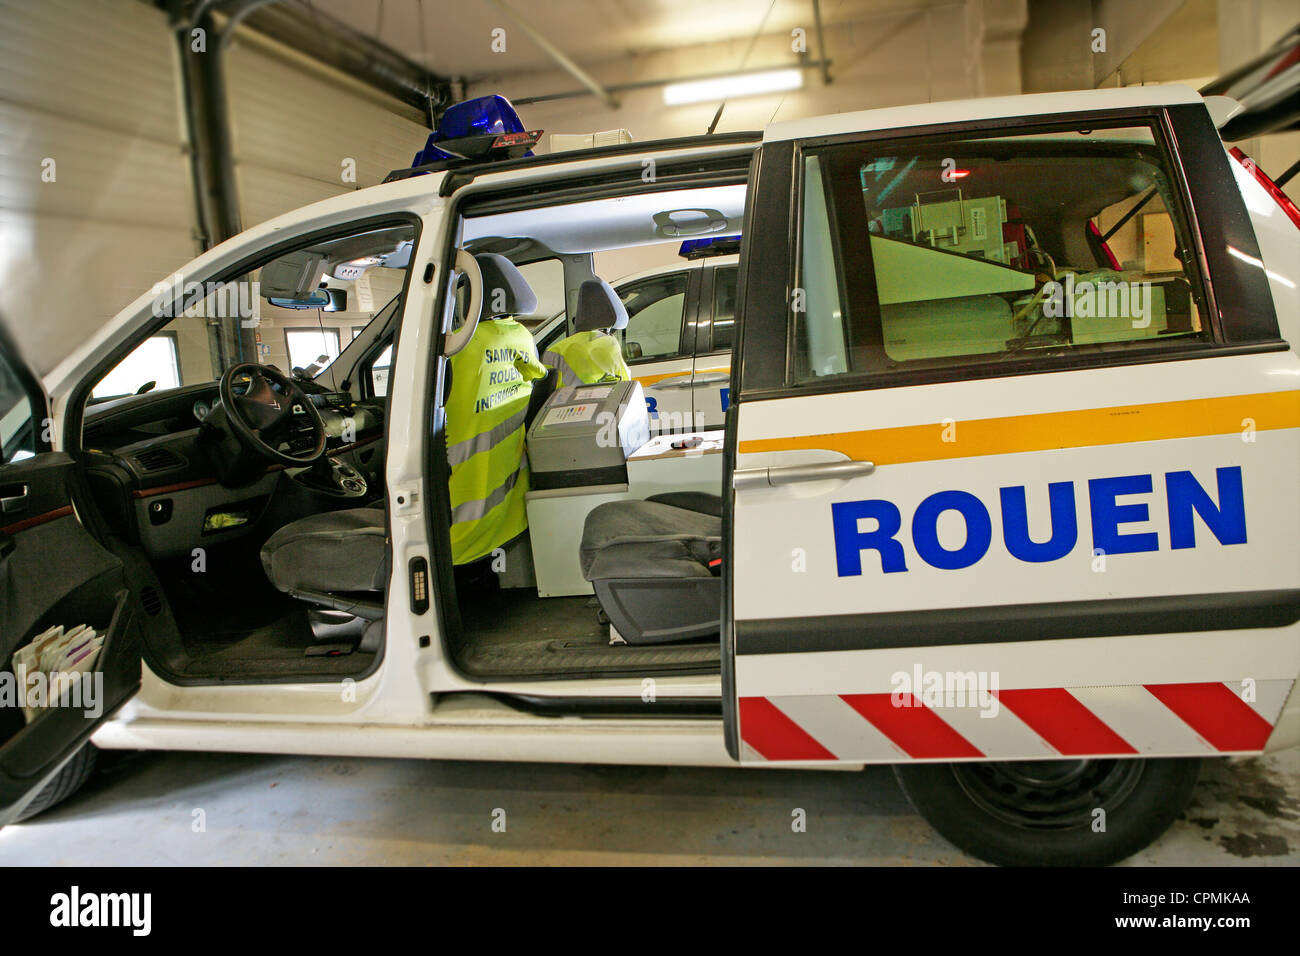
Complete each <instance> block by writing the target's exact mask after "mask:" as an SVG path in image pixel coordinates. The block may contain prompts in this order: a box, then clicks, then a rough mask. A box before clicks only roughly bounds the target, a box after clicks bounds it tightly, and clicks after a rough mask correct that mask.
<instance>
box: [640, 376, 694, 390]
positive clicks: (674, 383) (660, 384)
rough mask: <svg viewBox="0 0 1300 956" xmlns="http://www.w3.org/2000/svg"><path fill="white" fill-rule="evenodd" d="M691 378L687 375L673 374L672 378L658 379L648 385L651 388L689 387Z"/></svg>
mask: <svg viewBox="0 0 1300 956" xmlns="http://www.w3.org/2000/svg"><path fill="white" fill-rule="evenodd" d="M690 387H691V378H690V376H689V375H685V376H683V375H674V376H673V377H672V378H665V379H660V380H659V381H657V382H655V383H654V384H653V385H651V386H650V388H651V389H659V388H690Z"/></svg>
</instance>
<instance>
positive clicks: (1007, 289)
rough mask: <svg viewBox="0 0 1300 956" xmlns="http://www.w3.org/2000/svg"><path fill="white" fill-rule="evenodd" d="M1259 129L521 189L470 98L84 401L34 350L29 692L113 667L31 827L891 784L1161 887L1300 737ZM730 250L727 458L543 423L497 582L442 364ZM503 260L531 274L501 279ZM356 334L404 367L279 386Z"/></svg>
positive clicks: (1275, 228)
mask: <svg viewBox="0 0 1300 956" xmlns="http://www.w3.org/2000/svg"><path fill="white" fill-rule="evenodd" d="M1233 109H1234V104H1233V103H1232V102H1231V101H1228V100H1225V99H1221V98H1212V99H1209V100H1205V99H1202V97H1201V96H1200V95H1198V94H1197V93H1195V92H1193V91H1191V90H1189V89H1185V88H1181V87H1143V88H1133V89H1116V90H1099V91H1091V92H1081V93H1061V94H1050V95H1038V96H1024V97H1013V98H995V99H985V100H977V101H969V102H959V103H932V104H927V105H922V106H915V107H905V108H894V109H884V110H875V111H870V112H862V113H842V114H837V115H834V116H825V117H818V118H814V119H803V120H797V121H792V122H785V123H778V124H775V125H773V126H771V127H769V128H768V129H766V130H765V131H763V132H762V133H761V134H759V133H755V134H727V135H715V136H709V137H699V138H692V139H684V140H673V141H664V142H653V143H633V144H624V145H619V146H613V147H607V148H599V149H592V150H584V151H578V152H569V153H562V154H554V155H545V156H538V157H524V156H519V157H513V158H512V157H510V156H509V155H507V158H504V159H497V158H495V156H494V155H493V154H492V151H493V150H495V151H496V152H498V153H499V152H501V151H504V152H506V153H507V154H510V153H520V152H522V151H523V149H524V148H525V147H526V146H527V145H528V143H529V142H530V141H531V139H530V136H529V135H528V134H527V133H526V132H524V131H522V127H521V126H518V125H517V124H515V122H514V119H513V118H512V111H509V109H508V104H504V102H503V101H499V100H490V101H487V102H477V103H474V104H471V106H470V107H467V108H466V110H462V111H461V112H460V113H459V114H456V122H452V117H453V114H452V113H450V112H449V114H448V117H447V118H446V119H445V121H444V127H443V130H442V132H441V133H440V134H438V136H439V139H438V140H437V143H438V144H441V147H446V150H445V152H450V153H452V154H453V156H455V155H459V156H462V157H464V156H472V157H474V158H469V159H456V158H452V159H450V160H448V159H446V158H445V153H444V156H442V157H439V158H438V161H435V162H432V163H429V162H426V161H423V160H425V159H427V157H425V156H421V157H418V158H417V165H416V166H415V167H414V168H413V169H411V170H410V171H407V173H404V174H402V175H400V176H397V177H395V178H393V181H390V182H387V183H385V184H384V185H380V186H376V187H373V188H369V189H363V190H359V191H357V192H354V193H350V194H348V195H345V196H339V197H336V198H333V199H329V200H326V201H323V202H319V203H316V204H314V205H311V206H308V207H306V208H304V209H301V210H298V211H296V212H293V213H290V214H287V215H285V216H281V217H279V218H277V219H274V220H272V221H270V222H267V223H264V224H262V225H259V226H257V227H255V228H253V229H250V230H249V231H247V232H246V233H244V234H242V235H240V236H237V237H235V238H234V239H231V240H230V241H228V242H225V243H222V244H221V245H220V246H217V247H216V248H214V249H212V250H211V251H209V252H207V253H206V254H204V255H202V256H200V257H199V258H198V259H196V260H194V261H193V262H191V263H190V264H189V265H188V266H186V267H185V269H184V270H183V272H182V274H180V275H178V276H174V277H171V278H170V279H168V280H167V281H165V282H164V283H161V284H160V285H159V286H158V287H156V288H155V289H153V290H149V291H146V292H145V294H143V295H142V296H141V297H140V298H139V299H138V300H136V301H135V302H134V303H133V304H132V305H131V306H129V307H128V308H126V309H125V310H123V311H122V312H121V313H120V314H119V315H118V316H117V317H116V318H115V319H114V320H113V321H112V322H110V323H109V324H107V325H106V326H105V327H104V328H103V329H102V330H100V331H99V333H98V334H96V335H95V336H94V337H93V339H91V340H90V341H88V342H86V343H84V345H82V346H80V347H79V348H78V349H77V350H76V352H75V353H74V354H73V355H72V356H71V357H70V358H69V359H67V360H66V361H65V362H64V363H63V364H62V365H60V366H59V367H58V368H57V369H56V370H55V371H54V372H53V373H52V374H51V375H49V376H48V377H46V378H45V379H44V381H43V382H38V381H36V380H35V379H34V378H33V377H32V376H31V375H29V374H28V373H27V372H26V371H25V369H24V367H23V366H22V365H21V364H20V363H19V362H18V361H17V359H16V358H15V356H14V355H13V353H12V351H9V350H7V351H6V352H5V354H4V363H5V365H4V373H3V374H4V378H5V380H4V381H3V382H2V383H0V395H7V396H8V398H7V400H6V402H7V403H6V404H5V405H2V406H0V416H3V421H4V422H5V431H4V435H5V436H7V440H6V446H5V461H4V463H3V464H0V503H2V505H3V517H2V518H0V595H3V598H2V600H3V604H0V628H2V630H0V634H2V635H3V642H4V646H3V654H4V660H5V662H6V664H8V663H9V662H10V661H11V660H12V658H13V654H14V652H15V651H20V652H21V651H23V649H24V648H27V649H28V650H26V651H25V652H23V653H22V654H20V657H22V659H23V660H28V659H32V658H33V655H34V654H35V651H33V650H31V645H32V642H33V639H34V638H38V637H39V638H41V639H42V640H44V641H49V640H51V638H49V637H48V635H49V634H50V633H51V629H54V628H58V627H63V628H73V627H75V626H78V625H87V626H89V627H90V628H92V629H94V631H95V632H96V634H97V635H98V636H99V637H100V638H102V639H103V642H102V647H99V648H98V651H97V659H96V660H95V663H94V665H93V668H92V669H91V675H92V678H93V677H94V676H95V675H99V676H100V677H101V678H102V680H101V681H100V686H99V690H98V693H95V681H94V680H92V679H90V678H87V679H84V680H83V682H82V683H80V684H75V685H74V689H76V690H78V691H84V692H85V693H84V694H83V697H85V698H87V699H83V700H82V701H81V703H82V704H83V705H84V706H81V707H77V706H73V701H72V699H71V697H68V698H65V699H64V701H63V703H64V704H65V705H64V706H57V707H55V706H35V707H33V708H32V709H31V710H30V711H29V714H30V719H28V718H27V717H25V716H24V712H23V710H21V709H20V708H19V707H16V706H14V701H13V700H6V702H5V706H4V707H3V708H0V716H2V717H3V720H4V722H5V723H4V725H3V727H0V805H3V807H4V819H5V820H9V821H12V820H15V819H20V818H23V817H25V816H30V815H31V814H32V813H33V812H36V811H38V810H39V809H41V808H43V807H45V806H49V805H50V804H52V803H53V802H56V801H57V800H59V799H61V798H62V797H64V796H66V795H67V794H68V793H70V792H71V791H72V790H74V789H75V788H76V787H77V786H78V785H79V784H80V783H81V782H82V780H84V778H85V775H86V774H87V773H88V772H89V767H90V765H91V764H92V763H93V757H94V753H95V750H94V748H144V749H170V748H176V749H187V750H221V751H250V752H279V753H310V754H331V755H354V756H386V757H425V758H438V759H474V760H485V759H486V760H519V761H577V762H586V763H643V764H689V765H716V766H721V765H732V764H736V765H744V766H747V767H791V768H843V769H856V768H860V767H861V766H863V765H864V764H871V763H887V764H893V765H895V767H896V768H897V773H898V777H899V780H900V781H901V783H902V786H903V789H904V790H905V791H906V793H907V794H908V796H909V798H910V799H911V800H912V801H913V803H914V805H915V806H916V807H917V809H918V811H919V812H920V813H921V814H923V815H924V816H925V817H926V818H927V819H928V820H929V821H931V823H932V824H933V825H934V826H935V827H936V828H937V829H938V830H939V831H940V832H941V833H943V834H944V835H945V836H946V837H948V838H949V839H950V840H951V841H952V842H954V843H955V844H957V845H958V846H960V847H962V848H963V849H965V850H967V851H969V852H971V853H973V854H975V855H977V856H980V857H982V858H984V859H987V860H991V861H995V862H1000V863H1106V862H1111V861H1114V860H1117V859H1120V858H1123V857H1124V856H1127V855H1128V854H1131V853H1133V852H1135V851H1136V850H1138V849H1139V848H1141V847H1142V846H1145V845H1146V844H1147V843H1149V842H1150V841H1151V840H1152V839H1154V838H1155V837H1156V836H1157V835H1158V834H1160V833H1161V832H1162V831H1163V830H1164V829H1165V828H1166V827H1167V826H1168V825H1169V824H1170V822H1171V821H1172V820H1174V819H1175V818H1176V817H1177V815H1178V814H1179V813H1180V811H1181V810H1182V808H1183V807H1184V805H1185V803H1186V801H1187V799H1188V797H1189V795H1190V793H1191V790H1192V787H1193V784H1194V782H1195V780H1196V775H1197V767H1198V764H1199V762H1200V760H1201V759H1202V758H1209V757H1225V756H1229V755H1252V754H1260V753H1261V752H1264V751H1268V750H1275V749H1279V748H1283V747H1289V746H1294V745H1296V744H1297V743H1300V694H1297V693H1296V692H1295V690H1294V687H1295V682H1296V679H1297V676H1298V675H1300V495H1298V494H1297V472H1298V471H1300V357H1298V356H1297V352H1296V348H1295V343H1297V342H1300V289H1298V288H1297V285H1298V284H1300V233H1298V232H1297V230H1298V229H1300V212H1298V211H1297V210H1296V207H1295V206H1294V205H1292V204H1291V203H1290V202H1289V201H1288V200H1286V198H1285V196H1283V195H1282V194H1281V192H1280V190H1278V189H1276V187H1274V186H1273V184H1272V183H1271V182H1270V181H1269V180H1268V179H1267V177H1266V176H1265V175H1264V174H1263V172H1262V171H1260V170H1259V169H1258V168H1256V167H1254V165H1253V164H1251V163H1249V162H1248V161H1246V160H1245V158H1244V157H1241V156H1239V155H1238V156H1236V157H1234V156H1233V155H1231V154H1230V153H1229V151H1228V150H1226V149H1225V148H1224V145H1223V143H1222V141H1221V140H1220V138H1219V135H1218V133H1217V131H1216V124H1221V123H1222V122H1224V121H1226V120H1227V119H1228V118H1229V117H1230V115H1231V113H1232V111H1233ZM458 124H459V125H458ZM453 134H459V135H453ZM485 153H486V155H485ZM651 161H653V162H651ZM648 170H652V174H647V171H648ZM736 234H739V235H741V237H742V240H741V249H740V252H739V266H738V270H739V271H738V275H739V283H738V285H739V289H738V293H737V302H736V306H735V310H734V311H735V316H736V320H737V322H736V326H735V352H734V364H733V366H732V368H731V381H730V395H729V403H728V406H727V408H726V415H725V428H724V429H721V430H708V429H706V430H704V431H697V432H691V433H685V434H680V433H678V434H662V435H658V436H654V437H651V436H650V428H649V421H648V418H649V416H648V411H647V408H646V405H645V402H644V398H645V396H646V395H647V394H649V393H650V391H651V388H650V386H649V385H647V383H645V382H635V381H634V382H630V383H621V384H618V385H609V384H605V385H598V386H588V387H574V388H563V389H559V390H548V389H547V388H546V387H545V385H541V386H539V387H537V389H536V390H535V392H534V397H535V399H536V401H535V402H534V408H533V409H531V410H530V415H529V418H528V421H527V423H526V427H527V428H528V432H527V435H528V443H527V446H528V457H529V465H530V471H531V478H530V489H531V490H530V491H529V493H528V497H527V511H528V517H529V532H528V533H527V534H525V535H524V536H522V537H520V538H517V539H516V540H514V541H512V542H510V543H508V544H507V545H505V546H504V547H503V548H501V549H498V552H497V553H495V554H494V555H493V556H492V558H491V562H490V563H491V568H490V573H487V574H486V575H479V576H478V577H475V576H473V575H471V574H467V573H466V572H465V570H464V569H460V568H453V567H452V565H451V563H450V558H449V553H450V550H449V543H448V542H449V530H448V529H449V521H450V509H449V504H448V495H447V475H448V469H449V466H448V458H449V451H448V449H447V448H446V447H445V444H444V443H443V441H442V435H443V428H442V424H443V417H442V409H443V406H444V403H445V402H446V398H447V378H446V369H447V367H448V361H447V359H448V356H449V355H451V354H454V353H456V352H457V351H459V350H461V349H464V348H466V347H470V348H472V345H471V344H469V343H471V342H472V336H473V333H474V330H475V328H476V326H477V324H478V323H481V322H490V321H493V320H495V319H496V318H498V317H501V316H507V315H512V314H518V313H519V312H520V311H522V310H524V309H525V305H524V303H525V302H528V301H530V297H529V295H528V294H526V287H527V282H528V280H527V275H528V274H529V269H528V268H527V267H528V262H527V258H528V254H529V253H528V251H529V250H532V251H533V252H534V253H535V252H536V251H537V250H538V249H539V248H541V247H545V249H547V250H549V251H550V252H551V253H553V254H554V255H555V256H557V257H559V258H560V259H561V260H562V265H563V275H564V290H565V300H566V316H567V319H566V321H571V322H573V323H575V325H576V326H578V327H583V326H584V325H592V324H599V323H600V322H601V321H602V315H609V314H612V311H610V310H606V311H605V312H602V314H601V315H578V314H575V310H577V309H578V305H577V303H578V302H579V301H580V300H582V301H585V302H598V301H599V297H598V296H594V297H593V296H591V295H587V296H583V295H580V292H581V290H582V289H583V288H584V286H587V285H588V284H592V285H591V286H590V288H593V289H600V288H604V287H605V286H604V285H603V279H602V278H601V277H599V276H597V275H595V273H594V272H593V270H592V268H591V263H592V256H593V255H594V254H595V253H598V252H602V251H608V250H611V249H625V248H632V247H637V246H641V245H649V244H655V243H680V242H681V241H682V240H683V239H686V238H701V237H705V236H711V235H736ZM512 250H516V252H515V254H514V256H513V257H512ZM476 252H477V253H480V254H481V253H485V252H496V253H498V254H501V255H504V256H505V257H506V259H508V260H510V261H511V262H515V263H516V265H520V264H522V268H520V269H518V270H517V275H516V273H515V270H514V269H513V267H512V266H510V263H509V262H507V264H506V267H505V268H506V269H507V270H508V271H509V272H510V276H509V277H508V281H504V282H503V284H504V285H505V286H507V288H505V289H502V288H500V287H494V288H485V287H484V282H483V278H482V272H481V271H480V268H479V260H476V258H475V253H476ZM496 274H498V275H504V274H505V273H504V272H502V271H501V268H500V267H498V269H497V273H496ZM338 316H343V318H342V319H338V318H337V317H338ZM304 317H305V318H304ZM9 318H10V320H13V319H14V318H20V319H21V318H27V317H9ZM327 322H331V323H333V326H334V327H337V328H340V329H346V328H348V327H349V325H350V324H352V325H357V326H360V328H359V330H357V333H356V335H355V338H351V341H350V344H347V345H346V346H344V347H342V348H341V350H340V351H341V354H340V355H339V357H338V359H337V360H336V361H335V362H333V363H332V364H330V365H329V366H328V367H327V368H325V369H323V370H321V371H319V372H318V374H316V375H315V377H314V378H313V377H311V376H309V375H302V374H296V375H290V374H286V373H285V372H283V371H282V369H285V368H289V367H290V363H289V362H287V361H286V360H285V358H283V353H282V349H281V343H282V342H283V343H284V345H285V348H288V347H290V346H291V345H292V342H293V341H294V340H293V339H292V338H291V335H290V333H292V332H294V331H295V330H301V329H303V328H304V327H305V328H307V329H308V330H309V331H310V330H311V329H312V328H313V327H314V328H316V329H318V330H319V332H320V334H321V335H322V336H325V335H326V334H327V325H326V323H327ZM346 338H347V336H346V335H345V336H344V340H346ZM146 348H147V349H158V350H162V352H164V353H166V354H170V355H173V356H174V357H175V362H174V367H175V373H174V374H173V375H172V376H171V378H169V379H168V380H167V381H166V382H162V381H159V380H158V378H157V377H156V376H154V377H151V378H150V379H149V380H148V381H135V380H133V379H132V377H131V376H132V374H133V373H132V372H131V369H132V368H133V367H136V368H138V367H140V366H133V365H132V363H133V362H135V361H137V360H138V359H139V357H140V355H141V354H142V353H141V352H140V350H141V349H146ZM168 350H170V351H168ZM384 366H390V367H384ZM381 367H382V368H383V372H384V375H383V376H382V377H381V376H377V375H376V372H377V370H379V369H380V368H381ZM451 387H452V388H453V389H454V387H455V383H454V382H453V383H452V384H451ZM47 400H48V412H47V410H46V402H47ZM47 414H48V421H47ZM64 633H65V635H66V633H67V632H66V631H65V632H64ZM43 635H45V636H44V637H42V636H43ZM61 640H63V641H64V644H62V645H57V646H56V649H57V648H58V647H62V648H63V650H64V651H65V652H73V651H77V649H78V648H80V647H82V644H77V643H75V641H76V638H75V637H74V638H71V639H67V638H66V637H65V638H63V639H61ZM83 643H84V642H83ZM43 646H44V645H43ZM86 646H90V645H89V644H87V645H86ZM38 656H39V655H38ZM76 660H77V661H82V660H84V658H76ZM7 686H9V688H10V693H11V696H12V690H13V688H14V687H15V686H16V685H15V681H14V680H12V679H8V684H7ZM90 696H93V700H91V699H89V697H90ZM22 702H26V703H32V701H31V700H30V698H28V699H26V700H25V701H22ZM35 703H36V704H37V705H39V704H40V702H39V701H37V702H35ZM92 738H93V746H87V745H86V742H87V741H88V740H91V739H92Z"/></svg>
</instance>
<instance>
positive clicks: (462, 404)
mask: <svg viewBox="0 0 1300 956" xmlns="http://www.w3.org/2000/svg"><path fill="white" fill-rule="evenodd" d="M545 374H546V369H545V368H543V366H542V364H541V363H540V362H539V361H538V360H537V347H536V346H535V345H534V344H533V337H532V335H530V334H529V332H528V330H527V329H525V328H524V327H523V326H522V325H520V324H519V323H518V322H516V321H514V320H513V319H492V320H484V321H482V322H480V323H479V325H478V328H477V329H476V330H475V332H474V337H473V338H472V339H470V341H469V345H467V346H465V348H463V349H462V350H461V351H459V352H457V353H456V354H455V355H453V356H452V357H451V394H450V395H449V396H448V397H447V406H446V411H447V462H448V464H449V465H450V466H451V482H450V485H451V560H452V563H453V564H467V563H468V562H470V561H476V560H478V559H479V558H482V557H484V556H485V555H488V554H491V553H492V551H493V550H494V549H495V548H498V547H500V546H501V545H503V544H505V543H506V542H507V541H509V540H510V539H511V538H513V537H515V535H517V534H519V533H520V532H522V531H523V530H524V529H525V528H526V527H528V516H527V514H526V513H525V511H524V493H525V492H526V491H527V490H528V460H527V458H526V457H525V456H524V417H525V416H526V414H527V412H528V399H529V396H531V395H532V392H533V382H534V381H535V380H536V379H539V378H541V377H543V376H544V375H545Z"/></svg>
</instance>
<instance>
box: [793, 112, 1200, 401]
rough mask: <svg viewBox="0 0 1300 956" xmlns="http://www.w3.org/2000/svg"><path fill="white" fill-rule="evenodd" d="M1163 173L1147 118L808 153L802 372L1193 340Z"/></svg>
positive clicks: (799, 322) (1189, 271) (1184, 233)
mask: <svg viewBox="0 0 1300 956" xmlns="http://www.w3.org/2000/svg"><path fill="white" fill-rule="evenodd" d="M1174 182H1175V180H1174V178H1173V175H1172V173H1171V171H1170V169H1169V166H1168V163H1167V162H1166V159H1165V155H1164V151H1163V149H1162V148H1161V147H1160V144H1159V142H1158V141H1157V139H1156V138H1155V135H1154V133H1153V131H1152V130H1151V129H1150V128H1148V127H1145V126H1130V127H1121V128H1110V129H1098V128H1094V129H1088V130H1078V131H1074V130H1065V131H1058V132H1052V133H1043V134H1029V135H1019V136H998V137H990V138H981V139H975V138H972V139H968V140H960V141H952V140H949V141H945V142H942V143H924V144H915V145H911V146H907V145H904V144H898V143H872V144H855V145H852V146H843V147H834V148H830V149H826V150H820V151H817V152H812V153H809V154H808V155H807V156H806V157H805V161H804V185H803V208H802V229H801V238H802V242H801V251H800V265H799V268H800V274H801V279H800V281H799V283H798V286H799V291H800V292H801V293H802V295H803V296H804V302H803V303H802V305H803V306H804V309H803V310H802V311H800V310H799V309H798V308H796V309H795V320H796V326H795V328H796V342H797V345H798V348H797V350H796V352H797V355H798V356H799V359H800V361H799V364H798V367H797V368H796V370H795V374H796V376H797V377H798V378H799V379H801V380H808V379H813V378H817V377H820V376H824V375H835V374H842V373H846V372H856V373H870V372H880V371H894V370H907V369H913V368H932V367H942V366H951V365H963V364H970V363H979V362H997V361H1002V360H1005V359H1006V358H1008V357H1011V356H1013V355H1015V356H1020V357H1048V356H1062V355H1068V354H1070V353H1079V352H1083V351H1088V350H1091V351H1097V350H1114V349H1126V348H1132V347H1150V346H1152V345H1160V346H1162V347H1163V346H1165V345H1169V346H1174V347H1176V346H1177V345H1178V344H1179V343H1180V342H1186V341H1188V340H1200V339H1202V338H1204V336H1205V333H1204V331H1203V329H1202V322H1201V316H1202V314H1203V312H1204V304H1203V302H1202V300H1201V292H1200V289H1201V285H1200V279H1199V276H1198V275H1197V274H1196V273H1195V270H1194V268H1193V267H1192V265H1191V263H1194V262H1195V261H1196V257H1195V256H1194V254H1193V253H1192V249H1191V243H1190V238H1189V231H1188V229H1187V225H1186V223H1185V222H1184V220H1183V217H1182V212H1181V208H1180V205H1179V199H1178V194H1177V192H1176V189H1175V186H1174ZM845 304H847V306H848V308H847V309H845V308H843V305H845Z"/></svg>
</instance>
